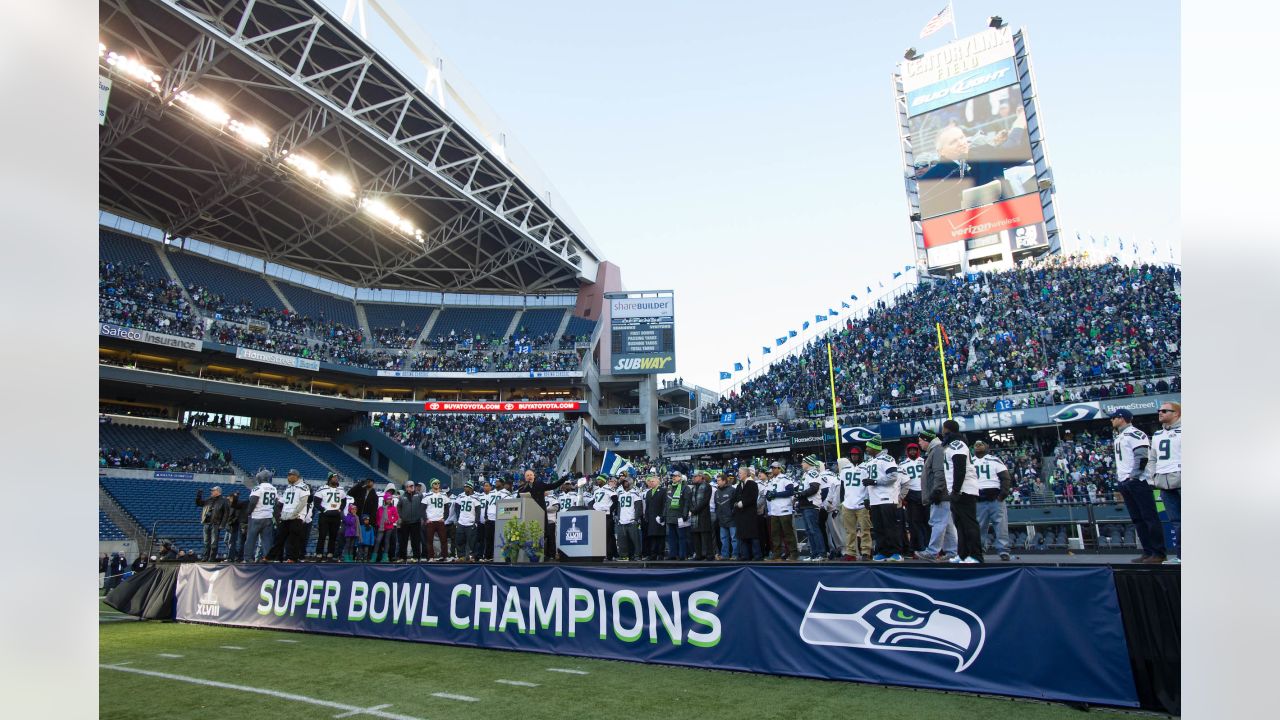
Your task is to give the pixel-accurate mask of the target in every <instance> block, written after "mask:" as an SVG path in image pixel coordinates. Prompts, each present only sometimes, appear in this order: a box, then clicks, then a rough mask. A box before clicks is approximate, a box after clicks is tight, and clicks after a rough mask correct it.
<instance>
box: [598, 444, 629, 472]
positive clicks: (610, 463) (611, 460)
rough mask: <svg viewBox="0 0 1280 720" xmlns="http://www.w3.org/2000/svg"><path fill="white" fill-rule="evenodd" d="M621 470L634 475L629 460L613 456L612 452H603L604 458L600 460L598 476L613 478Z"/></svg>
mask: <svg viewBox="0 0 1280 720" xmlns="http://www.w3.org/2000/svg"><path fill="white" fill-rule="evenodd" d="M623 470H629V471H631V473H632V474H635V468H634V467H632V465H631V462H630V461H629V460H627V459H626V458H624V457H622V456H621V455H615V454H614V453H613V451H612V450H605V451H604V457H602V458H600V474H601V475H608V476H609V477H613V476H615V475H617V474H618V473H620V472H622V471H623Z"/></svg>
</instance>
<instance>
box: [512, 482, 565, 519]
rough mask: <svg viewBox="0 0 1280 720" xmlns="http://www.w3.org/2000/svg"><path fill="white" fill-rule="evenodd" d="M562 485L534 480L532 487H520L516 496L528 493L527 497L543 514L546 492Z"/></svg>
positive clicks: (545, 505) (545, 504)
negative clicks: (531, 499)
mask: <svg viewBox="0 0 1280 720" xmlns="http://www.w3.org/2000/svg"><path fill="white" fill-rule="evenodd" d="M562 484H563V483H562V482H551V481H549V480H538V479H536V478H535V479H534V481H533V485H521V486H520V489H519V490H516V494H517V495H519V494H520V493H528V495H529V497H531V498H533V501H534V502H535V503H537V504H538V507H540V508H542V511H543V512H546V511H547V491H548V490H555V489H556V488H558V487H560V486H561V485H562Z"/></svg>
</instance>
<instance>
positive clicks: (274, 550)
mask: <svg viewBox="0 0 1280 720" xmlns="http://www.w3.org/2000/svg"><path fill="white" fill-rule="evenodd" d="M311 492H312V488H311V486H310V485H308V484H306V483H305V482H303V481H302V475H301V473H299V472H298V471H297V470H290V471H289V476H288V484H287V485H285V488H284V490H283V491H281V493H280V495H279V497H278V499H277V500H276V513H275V518H276V520H278V521H279V527H278V528H277V530H278V532H277V534H276V539H275V543H274V544H273V545H272V546H271V559H273V560H280V559H282V558H283V559H285V561H286V562H291V563H293V562H298V561H300V560H302V553H303V551H304V550H305V549H306V546H307V534H308V531H309V530H310V523H311Z"/></svg>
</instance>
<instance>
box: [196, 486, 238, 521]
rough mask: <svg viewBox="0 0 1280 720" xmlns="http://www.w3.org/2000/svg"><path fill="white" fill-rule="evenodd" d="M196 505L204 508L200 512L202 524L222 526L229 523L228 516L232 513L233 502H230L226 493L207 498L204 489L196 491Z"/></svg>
mask: <svg viewBox="0 0 1280 720" xmlns="http://www.w3.org/2000/svg"><path fill="white" fill-rule="evenodd" d="M196 507H202V508H204V510H202V511H201V512H200V523H201V524H202V525H217V526H218V527H222V526H223V525H226V524H227V518H228V517H229V516H230V513H231V503H230V502H228V500H227V496H226V495H219V496H218V497H211V498H209V499H208V500H205V499H204V491H203V490H197V491H196Z"/></svg>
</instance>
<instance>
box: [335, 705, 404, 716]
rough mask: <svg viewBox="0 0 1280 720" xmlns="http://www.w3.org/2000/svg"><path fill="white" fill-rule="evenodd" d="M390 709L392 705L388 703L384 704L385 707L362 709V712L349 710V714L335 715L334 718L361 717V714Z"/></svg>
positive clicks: (377, 706) (375, 706)
mask: <svg viewBox="0 0 1280 720" xmlns="http://www.w3.org/2000/svg"><path fill="white" fill-rule="evenodd" d="M389 707H391V703H386V704H384V705H374V706H373V707H367V708H362V709H360V710H348V711H347V712H344V713H338V714H337V715H334V716H333V717H334V718H349V717H351V716H352V715H360V714H363V713H367V712H369V711H370V710H381V709H382V708H389Z"/></svg>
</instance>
